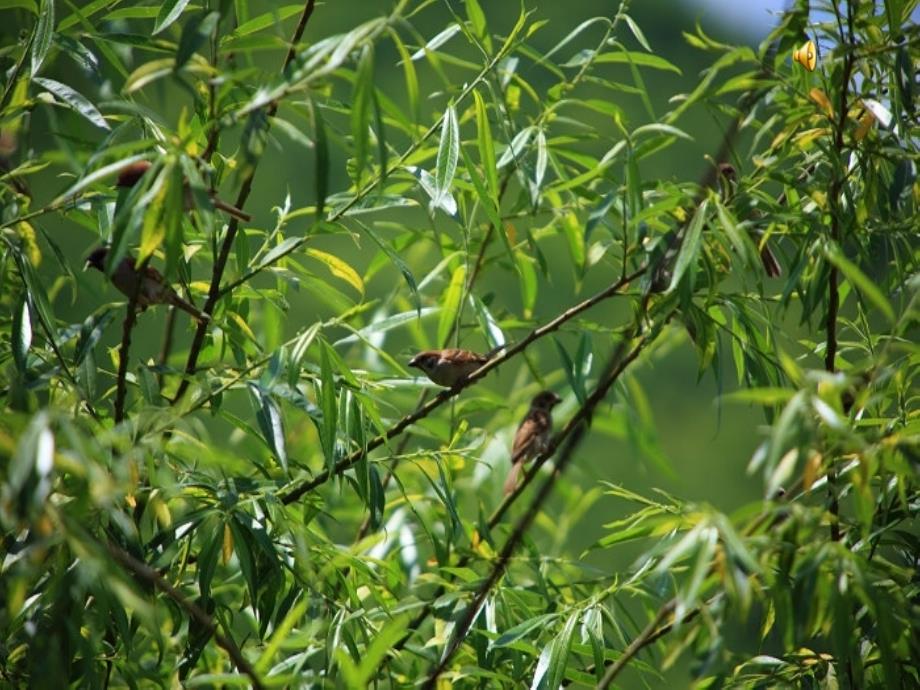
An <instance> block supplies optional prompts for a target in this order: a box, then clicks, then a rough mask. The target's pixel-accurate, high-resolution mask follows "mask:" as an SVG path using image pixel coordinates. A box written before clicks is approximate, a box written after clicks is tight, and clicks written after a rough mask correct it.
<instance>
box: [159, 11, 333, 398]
mask: <svg viewBox="0 0 920 690" xmlns="http://www.w3.org/2000/svg"><path fill="white" fill-rule="evenodd" d="M315 5H316V0H307V2H306V4H304V8H303V12H302V13H301V15H300V21H299V22H298V23H297V28H296V29H294V35H293V37H292V38H291V45H290V47H289V48H288V52H287V55H286V56H285V58H284V64H283V65H282V67H281V71H282V73H283V72H284V71H285V70H287V68H288V66H289V65H290V64H291V62H292V61H293V60H294V57H295V56H296V54H297V44H298V43H299V42H300V39H301V38H302V37H303V32H304V29H306V27H307V22H309V21H310V17H312V16H313V9H314V7H315ZM278 105H279V102H278V101H275V102H273V103H272V104H271V105H270V106H269V107H268V119H269V120H271V117H272V116H273V115H274V114H275V113H276V112H278ZM216 131H217V129H216V128H215V129H214V130H212V138H209V141H208V150H209V151H210V150H212V149H213V147H212V141H213V144H214V146H216V134H214V132H216ZM257 165H258V161H256V162H254V163H253V165H252V167H251V168H250V169H249V171H248V172H247V174H246V177H245V178H244V179H243V184H242V185H241V186H240V191H239V194H237V197H236V204H235V205H236V207H237V208H240V209H241V208H243V206H244V205H245V204H246V201H247V200H248V199H249V194H250V193H251V192H252V182H253V179H254V178H255V174H256V166H257ZM239 226H240V221H239V219H238V218H237V217H236V216H232V217H231V218H230V222H229V223H228V224H227V234H226V235H225V236H224V241H223V243H222V244H221V247H220V253H219V254H218V255H217V260H216V261H215V262H214V267H213V269H212V271H211V285H210V287H209V288H208V298H207V299H206V300H205V303H204V307H203V308H202V311H203V312H204V313H205V314H208V315H209V316H210V315H211V313H212V312H213V311H214V307H215V305H216V304H217V301H218V300H219V299H220V297H221V295H222V292H221V289H220V281H221V279H222V278H223V275H224V269H226V267H227V260H228V259H229V258H230V251H231V249H232V248H233V242H234V240H235V239H236V233H237V231H238V230H239ZM207 332H208V322H207V321H202V322H199V324H198V328H197V329H196V330H195V336H194V338H193V339H192V345H191V347H190V348H189V353H188V359H187V360H186V363H185V376H184V377H183V378H182V381H181V382H180V383H179V388H178V389H177V390H176V394H175V396H174V397H173V403H176V402H177V401H178V400H180V399H181V398H182V396H183V395H185V391H186V390H188V387H189V383H190V381H191V378H190V377H191V375H192V374H193V373H194V372H195V368H196V367H197V366H198V357H199V355H200V354H201V348H202V346H203V345H204V339H205V335H206V334H207Z"/></svg>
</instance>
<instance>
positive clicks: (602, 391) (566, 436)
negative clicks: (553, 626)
mask: <svg viewBox="0 0 920 690" xmlns="http://www.w3.org/2000/svg"><path fill="white" fill-rule="evenodd" d="M647 301H648V300H644V303H645V304H646V305H647ZM644 311H645V310H644V309H643V310H640V314H639V316H638V318H637V325H636V327H635V332H634V333H633V334H632V336H631V337H629V338H624V339H623V340H622V341H621V342H620V344H619V345H618V346H617V348H616V350H615V351H614V353H613V354H612V355H611V357H610V360H609V361H608V363H607V365H606V366H605V367H604V372H603V374H602V376H601V379H600V383H599V384H598V385H597V388H595V390H594V392H593V393H592V394H591V395H590V396H589V397H588V398H587V400H586V401H585V403H584V405H582V406H581V408H580V409H579V410H578V412H577V413H576V414H575V415H574V416H573V417H572V418H571V419H570V420H569V423H568V424H567V425H566V426H565V428H564V429H563V430H562V431H561V432H559V434H557V435H556V436H555V437H554V438H553V440H552V442H551V443H550V445H549V447H548V448H547V450H546V451H544V452H543V453H541V454H540V457H541V458H542V459H544V460H545V459H547V458H549V457H550V456H551V455H552V454H553V453H554V452H555V450H556V448H558V447H559V445H560V444H561V443H562V442H563V440H564V443H565V445H564V446H563V447H562V450H561V451H560V453H559V459H558V460H557V461H556V469H555V472H553V474H552V475H551V476H549V477H548V478H547V479H546V480H545V481H544V482H543V484H542V485H541V486H540V489H539V491H538V492H537V495H536V496H535V497H534V499H533V500H532V501H531V503H530V505H529V506H528V507H527V511H526V512H525V513H524V515H523V516H521V519H520V520H518V522H517V524H516V525H515V527H514V531H513V532H512V533H511V536H510V537H508V540H507V541H506V542H505V545H504V546H503V547H502V550H501V553H500V554H499V556H498V560H497V561H496V563H495V565H494V566H493V567H492V570H491V571H490V572H489V576H488V577H487V578H486V580H485V582H483V584H482V585H481V586H480V587H479V590H478V591H477V592H476V595H475V596H474V597H473V600H472V601H471V602H470V604H469V605H468V606H467V608H466V611H465V612H464V615H463V618H461V619H460V621H459V622H458V623H457V626H456V628H455V629H454V634H453V635H452V637H451V640H450V642H449V643H448V645H447V648H446V649H445V650H444V653H443V655H442V657H441V660H440V661H439V662H438V663H437V665H435V667H434V669H433V670H432V671H431V673H430V674H429V675H428V678H427V680H426V681H425V683H424V684H423V686H422V687H423V688H435V687H436V685H437V681H438V678H439V677H440V676H441V674H442V673H443V672H444V671H445V670H446V668H447V666H448V664H450V661H451V659H453V656H454V654H456V652H457V650H458V649H459V648H460V645H461V644H462V643H463V641H464V639H465V638H466V636H467V634H468V632H469V630H470V628H471V627H472V625H473V622H474V621H475V619H476V617H477V616H478V614H479V610H480V609H481V608H482V605H483V603H484V602H485V599H486V597H487V596H488V595H489V592H491V591H492V589H493V587H495V585H496V584H497V583H498V581H499V580H500V579H501V577H502V575H503V574H504V572H505V570H506V568H507V567H508V563H509V562H510V560H511V556H512V555H513V554H514V552H515V550H516V549H517V547H518V546H519V545H520V543H521V541H523V539H524V534H525V533H526V532H527V530H528V529H529V528H530V525H531V524H532V523H533V521H534V519H535V518H536V517H537V514H538V513H539V512H540V510H541V509H542V507H543V504H544V503H545V502H546V500H547V499H548V498H549V495H550V494H551V493H552V491H553V488H554V487H555V484H556V481H557V479H558V477H559V476H560V475H561V474H562V473H563V472H564V471H565V470H566V468H567V467H568V465H569V463H570V462H571V460H572V457H573V456H574V454H575V450H576V449H577V448H578V446H579V444H580V443H581V441H582V439H583V438H584V437H585V434H586V432H587V429H588V426H589V424H590V420H591V417H592V416H593V414H594V410H595V409H596V408H597V406H598V405H599V404H600V403H601V402H603V400H604V398H605V397H606V396H607V393H608V392H609V391H610V389H611V388H612V387H613V384H614V383H616V381H617V380H618V379H619V377H620V375H621V374H622V373H623V371H624V370H625V369H626V367H627V366H628V365H629V364H630V363H631V362H632V361H634V360H635V359H636V357H638V356H639V354H640V353H641V352H642V350H643V349H644V347H645V345H646V344H647V342H648V340H647V338H644V337H643V338H640V339H639V342H638V343H636V345H635V346H634V347H633V348H632V350H630V351H629V352H628V353H627V349H628V346H629V344H630V343H631V342H633V340H634V339H635V338H637V337H639V333H640V331H641V328H642V322H643V320H644Z"/></svg>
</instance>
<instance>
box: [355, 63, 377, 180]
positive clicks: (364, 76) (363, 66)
mask: <svg viewBox="0 0 920 690" xmlns="http://www.w3.org/2000/svg"><path fill="white" fill-rule="evenodd" d="M373 94H374V52H373V49H372V48H371V46H370V45H366V46H364V49H363V50H362V51H361V58H360V60H359V61H358V71H357V73H356V75H355V86H354V89H353V91H352V103H351V136H352V139H353V140H354V148H355V165H356V167H355V182H356V184H358V185H359V186H360V184H361V173H363V172H364V166H365V163H366V162H367V154H368V149H369V140H370V134H369V132H370V112H371V106H372V101H373Z"/></svg>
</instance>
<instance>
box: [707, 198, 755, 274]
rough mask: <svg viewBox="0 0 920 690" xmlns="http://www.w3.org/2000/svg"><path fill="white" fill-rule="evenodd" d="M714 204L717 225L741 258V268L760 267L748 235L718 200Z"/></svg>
mask: <svg viewBox="0 0 920 690" xmlns="http://www.w3.org/2000/svg"><path fill="white" fill-rule="evenodd" d="M715 203H716V214H717V215H718V217H719V224H720V225H721V226H722V229H723V230H724V231H725V234H726V235H727V236H728V240H729V242H731V244H732V247H734V249H735V251H736V252H737V253H738V255H739V256H740V257H741V264H742V266H744V267H745V268H748V269H751V268H753V269H757V268H758V267H762V266H763V264H762V263H761V262H760V260H759V257H758V256H757V247H756V246H755V245H754V242H753V240H751V236H750V234H749V233H747V232H746V231H744V230H742V229H741V228H739V227H738V223H737V221H736V220H735V217H734V216H733V215H732V213H731V211H729V210H728V209H727V208H725V206H724V205H723V204H722V203H721V202H720V201H719V200H718V199H717V200H716V202H715Z"/></svg>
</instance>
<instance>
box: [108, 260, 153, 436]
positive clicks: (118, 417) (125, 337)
mask: <svg viewBox="0 0 920 690" xmlns="http://www.w3.org/2000/svg"><path fill="white" fill-rule="evenodd" d="M149 260H150V257H149V256H148V257H147V258H145V259H144V260H143V261H142V262H141V263H140V265H139V266H134V267H133V269H134V275H135V278H136V280H135V282H134V290H133V291H132V293H131V296H130V297H129V298H128V306H127V307H126V308H127V311H126V312H125V320H124V322H123V323H122V327H121V346H120V347H119V348H118V375H117V376H116V378H115V423H116V424H117V423H119V422H121V421H124V418H125V398H126V397H127V393H128V358H129V356H130V350H131V331H133V330H134V324H136V323H137V299H138V297H139V296H140V294H141V288H142V286H143V283H144V271H145V269H146V268H147V262H148V261H149Z"/></svg>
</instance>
